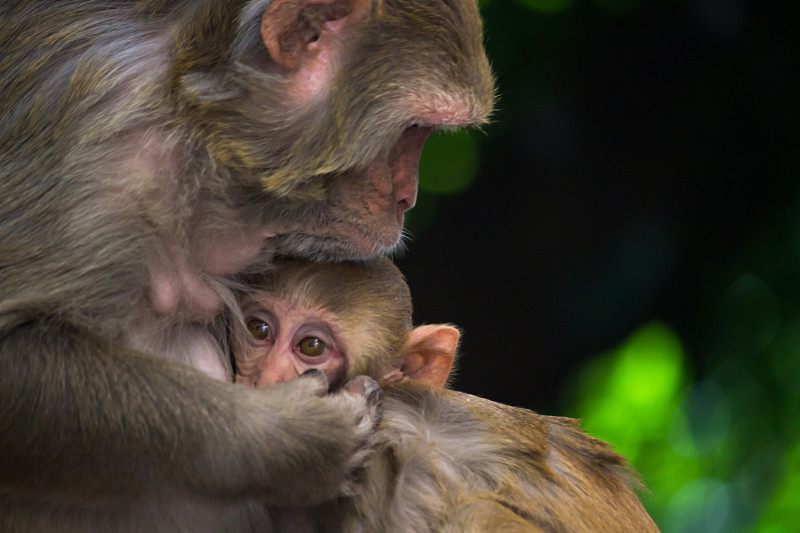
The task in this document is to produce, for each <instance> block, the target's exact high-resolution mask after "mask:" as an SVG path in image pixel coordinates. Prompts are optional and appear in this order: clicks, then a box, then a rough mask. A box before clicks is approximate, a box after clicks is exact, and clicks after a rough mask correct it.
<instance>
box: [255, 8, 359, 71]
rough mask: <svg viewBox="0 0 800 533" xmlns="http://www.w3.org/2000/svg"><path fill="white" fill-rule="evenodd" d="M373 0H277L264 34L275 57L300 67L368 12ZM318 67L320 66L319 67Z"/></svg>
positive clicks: (290, 66)
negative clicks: (370, 2)
mask: <svg viewBox="0 0 800 533" xmlns="http://www.w3.org/2000/svg"><path fill="white" fill-rule="evenodd" d="M369 1H370V0H275V1H274V2H272V3H271V4H270V5H269V7H268V8H267V10H266V11H265V12H264V15H263V16H262V18H261V38H262V40H263V41H264V45H265V46H266V47H267V50H268V51H269V53H270V55H271V56H272V59H274V60H275V62H276V63H278V64H279V65H281V66H283V67H285V68H287V69H290V70H296V69H297V68H298V67H300V66H302V65H303V63H304V62H306V61H309V60H312V59H313V58H314V57H316V56H317V55H318V54H320V52H326V53H325V54H323V55H325V56H326V57H330V53H331V52H333V50H331V48H332V47H335V46H336V45H337V41H338V39H339V38H340V37H341V36H342V34H344V33H346V32H347V30H348V29H350V27H351V26H352V25H353V24H355V23H357V22H359V21H360V20H361V19H362V18H363V17H364V15H365V14H366V12H367V7H368V6H369ZM315 70H316V69H315Z"/></svg>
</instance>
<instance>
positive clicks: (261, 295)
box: [233, 259, 658, 533]
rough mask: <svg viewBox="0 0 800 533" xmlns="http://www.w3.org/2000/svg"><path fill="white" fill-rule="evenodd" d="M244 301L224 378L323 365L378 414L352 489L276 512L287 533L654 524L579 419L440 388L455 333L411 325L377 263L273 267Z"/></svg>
mask: <svg viewBox="0 0 800 533" xmlns="http://www.w3.org/2000/svg"><path fill="white" fill-rule="evenodd" d="M254 286H255V288H256V292H253V293H251V294H249V295H247V296H245V297H244V298H243V299H242V313H243V315H242V318H243V323H244V324H246V328H242V330H243V331H240V332H238V334H236V335H235V336H234V342H233V346H234V347H235V354H234V355H235V357H234V359H235V370H236V380H237V382H238V383H243V384H246V385H250V386H255V387H261V386H265V385H267V384H270V383H277V382H281V381H286V380H290V379H294V378H296V377H297V376H300V375H301V374H303V373H304V372H307V371H309V370H319V371H321V372H324V373H325V374H326V376H327V377H328V379H329V381H330V382H331V383H332V384H333V386H334V387H335V386H338V385H340V384H342V383H344V382H345V381H346V380H347V379H348V378H349V377H350V376H353V375H357V374H366V375H369V376H372V377H374V378H376V379H379V380H380V381H381V383H382V385H383V390H384V401H383V409H384V416H383V420H382V422H381V424H380V425H379V427H378V430H377V432H376V433H375V434H374V435H373V436H372V437H371V441H370V445H371V447H372V455H371V457H370V459H369V460H368V461H367V463H366V465H365V467H364V471H363V473H362V476H361V480H362V484H361V485H360V486H359V489H358V491H357V493H356V494H354V495H352V496H350V497H345V498H340V499H339V500H338V501H335V502H329V503H326V504H322V505H321V506H317V507H315V508H313V509H311V510H309V509H307V508H306V509H279V510H276V511H275V514H276V515H277V518H276V520H277V521H278V522H279V523H281V524H283V527H284V529H287V530H288V529H291V530H292V531H301V530H303V531H304V530H309V531H331V532H334V531H337V532H338V531H342V532H364V531H368V532H386V531H400V532H428V531H436V532H451V533H464V532H475V533H478V532H480V533H485V532H545V531H548V532H550V531H553V532H555V531H559V532H560V531H574V532H584V531H585V532H597V531H603V532H614V531H620V532H622V531H625V532H628V531H629V532H637V533H640V532H648V531H658V528H657V527H656V525H655V524H654V523H653V521H652V519H651V518H650V516H649V515H648V514H647V512H646V511H645V509H644V508H643V507H642V505H641V503H640V502H639V500H638V498H637V497H636V495H635V494H634V492H633V491H632V490H631V487H632V486H636V485H637V484H638V481H637V478H636V475H635V474H634V473H633V472H632V471H631V470H630V469H629V468H627V467H626V466H625V458H624V457H622V456H621V455H619V454H617V453H615V452H614V451H612V449H611V447H610V446H609V445H608V444H606V443H604V442H602V441H599V440H597V439H594V438H592V437H590V436H588V435H586V434H585V433H583V432H582V431H581V430H580V428H579V426H578V423H577V421H575V420H572V419H568V418H560V417H552V416H543V415H539V414H537V413H534V412H532V411H529V410H527V409H522V408H516V407H509V406H506V405H502V404H498V403H495V402H491V401H489V400H485V399H482V398H478V397H476V396H472V395H468V394H463V393H459V392H456V391H453V390H448V389H445V388H444V386H445V384H446V382H447V380H448V376H449V374H450V371H451V369H452V366H453V363H454V361H455V357H456V349H457V345H458V340H459V332H458V330H457V329H455V328H453V327H451V326H445V325H426V326H420V327H417V328H412V324H411V297H410V293H409V290H408V286H407V285H406V283H405V281H404V279H403V276H402V274H401V273H400V272H399V271H398V270H397V268H396V267H395V266H394V265H393V264H392V263H391V262H390V261H389V260H387V259H379V260H374V261H371V262H365V263H338V264H332V265H322V264H314V263H305V262H297V261H291V262H280V263H278V265H277V270H275V271H272V272H269V273H268V274H267V275H265V276H264V277H262V278H261V279H259V280H257V282H256V283H255V284H254Z"/></svg>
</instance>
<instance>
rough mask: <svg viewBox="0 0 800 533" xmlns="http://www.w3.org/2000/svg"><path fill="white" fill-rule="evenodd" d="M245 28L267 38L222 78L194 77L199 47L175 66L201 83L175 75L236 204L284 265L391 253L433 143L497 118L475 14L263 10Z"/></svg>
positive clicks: (379, 4)
mask: <svg viewBox="0 0 800 533" xmlns="http://www.w3.org/2000/svg"><path fill="white" fill-rule="evenodd" d="M241 18H242V20H241V22H240V24H241V25H242V26H248V25H249V26H251V27H252V26H254V25H259V27H260V31H259V32H254V31H250V32H241V33H240V34H239V35H245V36H250V38H249V39H244V38H235V39H233V40H232V41H231V42H230V43H229V49H228V51H227V52H226V53H228V54H232V55H233V57H234V61H233V62H229V63H227V66H228V67H227V68H226V69H220V70H219V71H218V72H214V70H215V69H214V68H211V69H204V70H203V73H202V74H198V69H197V63H198V61H199V59H198V58H195V57H191V56H192V54H196V53H197V50H198V49H201V48H202V46H200V47H193V48H192V49H191V50H187V51H185V55H187V56H190V57H188V58H186V59H185V60H184V61H183V62H179V65H180V64H183V65H190V67H188V68H189V69H190V70H192V71H193V73H183V74H182V75H179V77H180V78H181V80H182V81H181V88H182V97H183V98H185V99H186V100H187V102H188V103H189V104H190V107H195V106H201V107H202V108H203V109H204V112H203V116H208V117H209V118H210V119H212V120H213V132H212V134H211V135H210V136H209V141H208V144H209V145H210V147H211V149H212V153H213V154H214V155H215V157H216V159H217V164H219V165H220V166H223V167H224V166H229V167H232V170H233V171H232V172H231V175H232V176H234V180H235V182H234V184H233V189H234V191H235V193H236V194H238V195H241V196H243V197H244V199H245V201H240V198H236V201H235V202H234V204H235V205H250V206H251V207H253V208H254V211H255V205H254V200H256V199H260V201H259V204H260V205H261V208H262V209H263V206H264V205H267V206H268V212H267V213H266V214H262V215H260V216H263V217H266V219H265V222H268V224H267V225H268V226H269V227H270V228H274V229H276V230H277V231H275V232H274V234H272V235H270V236H271V237H273V239H272V243H273V244H274V245H275V247H276V250H277V251H278V252H281V253H284V254H288V255H300V256H306V257H312V258H315V259H320V258H328V259H331V258H332V259H343V258H352V257H363V256H369V255H373V254H375V253H380V252H384V251H387V250H390V249H391V248H393V247H394V246H395V245H396V244H397V243H398V242H399V239H400V236H401V231H402V224H403V215H404V212H405V211H406V210H408V209H410V208H411V207H413V206H414V204H415V202H416V195H417V182H418V164H419V158H420V155H421V153H422V149H423V146H424V144H425V141H426V139H427V138H428V135H429V134H430V133H431V132H432V131H433V130H435V129H436V128H441V127H447V128H453V127H462V126H475V125H480V124H483V123H485V122H486V121H487V119H488V116H489V114H490V113H491V110H492V106H493V101H494V85H493V78H492V75H491V71H490V68H489V63H488V61H487V59H486V56H485V54H484V51H483V44H482V24H481V20H480V15H479V12H478V8H477V5H476V3H475V1H474V0H413V1H409V0H273V1H268V0H265V1H264V2H255V3H253V4H251V5H250V6H249V7H248V8H247V9H246V10H245V12H243V14H242V17H241ZM253 29H255V28H253ZM253 35H260V40H259V41H258V42H256V40H254V39H253V38H252V36H253ZM191 42H195V43H196V42H197V39H192V40H191ZM208 57H209V56H204V57H203V59H202V60H203V61H210V60H209V59H208ZM212 57H213V55H212ZM231 65H233V66H232V67H231ZM211 66H212V67H214V65H211ZM209 72H211V74H209ZM243 94H244V95H245V96H246V97H245V98H244V99H242V98H241V96H242V95H243ZM226 95H231V97H230V98H227V97H226ZM234 96H235V98H234Z"/></svg>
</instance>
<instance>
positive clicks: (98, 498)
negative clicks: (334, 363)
mask: <svg viewBox="0 0 800 533" xmlns="http://www.w3.org/2000/svg"><path fill="white" fill-rule="evenodd" d="M304 2H306V0H275V1H274V2H272V1H270V0H138V1H134V0H130V1H127V0H106V1H103V0H36V1H30V2H28V1H25V2H23V1H11V0H9V1H4V2H2V3H0V12H1V13H2V17H0V94H2V101H1V102H0V368H2V369H3V371H2V372H0V449H2V454H0V530H2V531H4V532H5V531H9V532H13V533H16V532H27V531H48V532H51V531H53V532H59V531H80V532H84V531H119V532H124V531H165V532H166V531H168V532H170V533H171V532H191V533H203V532H206V531H208V532H209V533H211V532H216V531H251V530H258V531H261V530H263V528H264V527H268V526H269V524H266V523H264V520H266V518H265V517H264V516H262V515H263V513H262V512H261V511H260V510H253V509H261V506H260V505H253V504H252V502H253V501H258V502H263V501H267V502H274V503H285V502H295V503H297V502H304V503H305V502H308V501H314V500H322V499H326V498H329V497H331V496H332V495H334V494H337V493H339V491H340V489H341V487H342V484H343V483H344V482H345V480H346V476H347V473H348V472H349V471H350V470H351V468H352V467H353V466H354V465H355V464H358V463H359V462H360V460H361V459H363V456H362V455H361V453H360V452H359V450H360V445H361V443H362V442H363V439H364V437H365V436H366V435H367V434H369V432H370V429H371V427H370V426H371V421H373V420H374V417H375V413H374V411H375V406H374V396H372V399H370V395H371V392H370V390H371V389H370V388H369V387H366V389H365V387H364V386H363V383H360V386H359V387H355V388H356V389H358V391H357V392H354V391H350V392H348V393H345V394H337V395H331V396H325V397H320V395H321V394H322V393H323V392H324V390H325V388H326V384H325V383H324V382H323V381H322V380H320V379H319V377H311V378H305V379H302V380H298V381H297V382H295V383H292V384H286V385H282V386H280V387H275V388H270V389H267V390H262V391H250V390H246V389H244V388H241V387H235V386H234V385H233V384H230V383H223V382H220V381H214V380H211V379H209V378H208V376H206V375H203V374H201V373H200V372H198V371H197V370H195V369H192V368H189V367H188V366H186V365H180V364H176V363H175V361H180V362H184V363H189V365H194V366H197V367H199V368H203V369H205V370H207V371H209V372H210V373H211V374H213V375H214V376H216V377H219V378H227V379H230V378H231V377H232V373H231V369H230V368H229V366H226V362H227V361H226V359H225V358H221V355H222V353H223V352H224V350H225V347H224V346H220V345H219V343H218V340H217V338H215V335H214V334H213V332H214V331H215V330H218V329H219V328H224V327H225V315H226V314H227V312H228V311H226V309H228V308H233V307H235V306H236V301H235V298H234V291H235V290H236V288H237V287H239V286H240V284H241V281H240V277H239V276H240V274H241V273H242V272H247V271H251V272H253V271H263V270H264V269H265V268H268V265H269V262H270V260H271V257H272V254H273V253H275V252H276V251H277V252H282V253H287V254H293V255H302V256H305V257H309V258H313V259H321V258H328V259H341V258H352V257H367V256H372V255H374V254H376V253H379V252H381V251H385V250H388V249H391V248H392V247H393V246H395V245H396V243H397V239H398V236H399V223H400V222H401V218H402V210H404V209H406V208H408V207H410V205H412V204H413V194H412V193H413V192H414V191H415V187H416V183H415V181H414V177H415V176H414V172H415V163H414V162H411V164H410V165H408V168H406V169H405V170H406V171H407V172H405V173H398V172H397V168H396V163H397V161H398V160H399V161H401V162H403V164H407V161H406V160H410V159H413V157H412V156H413V155H414V153H416V152H417V151H418V150H419V149H421V144H422V142H424V138H425V136H426V135H427V132H428V131H429V128H431V127H437V126H442V125H444V126H454V125H470V124H476V123H480V122H482V121H484V120H485V119H486V116H487V115H488V113H489V111H490V109H491V105H492V96H493V94H492V91H493V89H492V80H491V75H490V73H489V69H488V62H487V61H486V58H485V56H484V55H483V50H482V47H481V23H480V19H479V16H478V11H477V7H476V5H475V2H474V0H454V1H447V2H444V1H441V0H419V1H417V0H415V1H414V2H408V1H405V0H330V2H333V4H332V5H333V6H334V7H332V8H331V9H329V10H327V11H324V12H310V11H308V10H307V8H308V5H307V4H306V3H304ZM273 5H275V6H284V7H286V6H288V12H290V13H294V14H295V15H296V16H297V17H298V18H297V21H296V23H295V22H291V21H290V23H289V24H287V25H283V26H281V24H277V25H275V24H273V23H274V22H275V21H278V22H280V21H282V20H284V19H283V18H280V17H277V16H276V15H275V12H274V11H272V10H271V9H270V8H271V7H273ZM315 9H316V8H315ZM312 11H313V9H312ZM286 20H289V19H286ZM328 22H330V24H328ZM265 27H266V28H267V29H269V28H273V29H275V28H277V29H276V31H278V32H279V33H280V37H279V39H280V42H281V43H290V44H292V43H294V44H292V46H294V45H295V44H296V45H297V47H296V48H294V49H292V50H293V52H292V53H293V54H295V58H296V61H294V62H293V61H287V60H286V58H285V57H284V56H283V54H284V53H285V52H286V50H284V49H283V48H282V47H283V44H282V45H281V47H278V48H275V47H274V46H273V48H271V49H270V48H269V47H270V46H271V45H272V44H274V43H273V41H272V40H270V39H271V38H272V35H271V34H268V35H267V37H269V38H267V39H266V40H265V37H264V36H263V35H262V30H263V28H265ZM309 32H310V33H309ZM314 32H317V33H319V37H320V38H319V40H318V42H317V41H314V40H313V39H314ZM314 43H316V44H314ZM323 45H324V46H323ZM287 50H288V49H287ZM320 50H321V51H320ZM317 74H320V75H319V76H317ZM407 152H408V153H407ZM398 154H399V155H402V156H404V157H399V155H398ZM409 154H410V155H409ZM405 156H408V157H405ZM403 176H405V177H403ZM401 177H403V179H402V180H401V179H400V178H401ZM400 181H402V183H400V184H398V182H400ZM398 187H401V188H403V190H402V191H398ZM170 359H171V360H172V361H170ZM209 509H210V511H209Z"/></svg>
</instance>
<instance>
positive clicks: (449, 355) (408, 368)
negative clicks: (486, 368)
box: [383, 324, 461, 387]
mask: <svg viewBox="0 0 800 533" xmlns="http://www.w3.org/2000/svg"><path fill="white" fill-rule="evenodd" d="M460 336H461V333H460V332H459V331H458V330H457V329H456V328H454V327H453V326H448V325H446V324H431V325H426V326H418V327H416V328H414V329H413V330H411V333H409V335H408V339H406V342H405V345H404V346H403V349H402V354H401V357H399V358H398V360H397V362H396V363H395V368H394V370H392V371H391V372H389V373H387V374H386V375H385V376H383V378H384V379H385V380H386V381H388V382H392V381H404V380H412V381H420V382H422V383H427V384H428V385H432V386H434V387H444V386H445V384H446V383H447V378H448V377H449V376H450V370H452V368H453V363H455V359H456V351H457V350H458V340H459V338H460Z"/></svg>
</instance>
